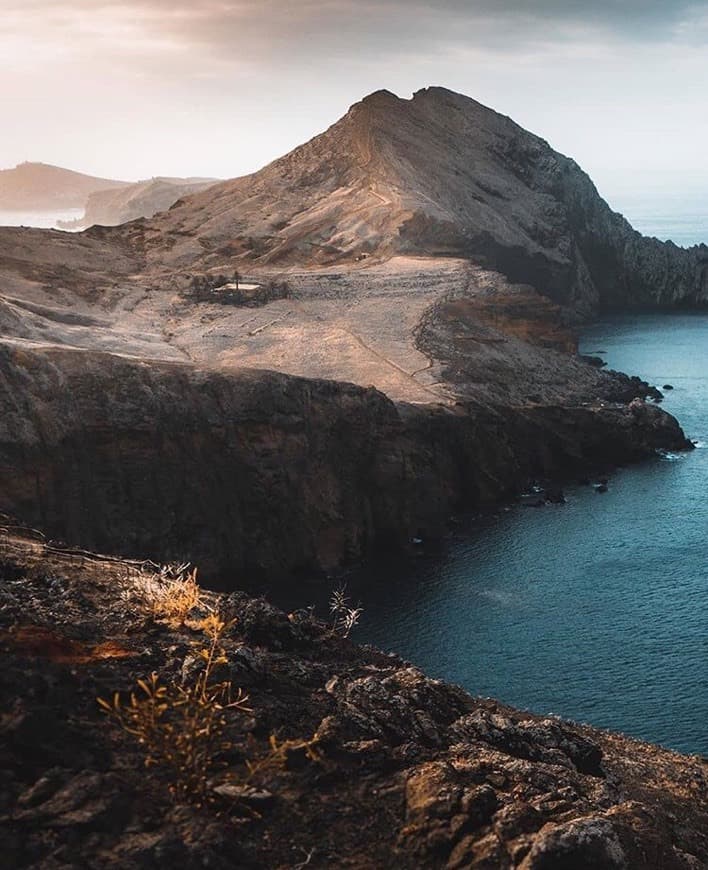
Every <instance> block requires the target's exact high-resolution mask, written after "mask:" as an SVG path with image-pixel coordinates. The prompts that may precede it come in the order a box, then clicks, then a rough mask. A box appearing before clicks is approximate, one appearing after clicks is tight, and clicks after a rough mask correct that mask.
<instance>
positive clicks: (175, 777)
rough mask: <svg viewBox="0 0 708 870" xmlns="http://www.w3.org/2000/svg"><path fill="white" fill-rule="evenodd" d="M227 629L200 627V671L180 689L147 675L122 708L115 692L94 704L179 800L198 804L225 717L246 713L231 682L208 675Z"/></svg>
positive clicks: (223, 745) (215, 623)
mask: <svg viewBox="0 0 708 870" xmlns="http://www.w3.org/2000/svg"><path fill="white" fill-rule="evenodd" d="M227 627H228V624H227V623H226V622H225V621H224V620H222V619H221V618H220V617H219V616H217V615H215V614H211V615H210V616H208V617H207V618H206V619H204V620H203V621H202V629H203V631H204V632H205V634H206V635H207V637H208V638H209V644H208V645H207V646H205V647H204V648H202V649H201V650H200V651H199V654H200V657H201V658H202V659H203V661H204V666H203V668H202V669H201V671H200V672H199V673H198V674H197V676H196V677H195V678H194V679H193V680H192V682H191V683H190V684H188V685H186V686H184V685H177V684H174V683H171V684H164V683H162V682H161V681H160V678H159V676H158V675H157V674H155V673H153V674H151V675H150V677H149V678H148V679H146V680H142V679H141V680H138V681H137V686H138V688H137V690H135V691H133V692H131V693H130V696H129V698H128V700H127V702H124V701H123V700H122V699H121V696H120V693H118V692H116V693H115V694H114V696H113V699H112V701H107V700H105V699H104V698H99V699H98V703H99V705H100V706H101V709H102V710H103V712H104V713H106V714H107V715H108V716H110V717H111V718H112V719H113V720H114V721H115V722H116V723H117V724H118V725H119V726H120V727H121V728H122V729H123V731H125V732H126V733H127V734H130V735H131V736H132V737H134V738H135V739H136V740H137V742H138V743H139V745H140V746H141V748H142V750H143V752H144V753H145V765H146V766H152V765H159V766H161V767H163V768H165V769H166V770H168V772H169V774H170V786H169V788H170V791H171V792H172V794H173V795H174V796H175V797H176V798H177V799H180V800H188V801H191V802H196V803H202V802H204V800H205V799H206V796H207V791H208V788H207V786H208V781H209V777H210V775H211V773H213V771H214V768H215V765H216V763H217V760H218V756H219V755H220V753H222V752H225V751H226V750H228V749H229V748H230V747H231V744H230V743H229V741H228V740H227V739H226V734H225V732H226V727H227V724H228V717H227V714H228V712H229V711H230V712H238V713H247V712H250V708H249V706H248V696H247V695H245V694H244V693H243V692H242V691H241V690H240V689H238V690H236V691H233V690H232V686H231V682H229V681H215V680H214V679H213V672H214V670H215V669H216V668H217V667H218V666H219V665H221V664H225V663H226V661H227V658H226V653H225V651H224V649H223V647H222V646H221V638H222V635H223V633H224V631H225V630H226V628H227Z"/></svg>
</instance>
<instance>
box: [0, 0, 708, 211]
mask: <svg viewBox="0 0 708 870" xmlns="http://www.w3.org/2000/svg"><path fill="white" fill-rule="evenodd" d="M707 47H708V0H699V2H683V0H674V2H672V0H663V2H658V0H508V2H507V0H427V2H423V0H378V2H375V0H317V2H315V0H0V71H1V73H2V74H1V75H0V106H1V107H2V115H1V117H2V135H1V136H0V168H7V167H10V166H14V165H15V164H17V163H19V162H21V161H23V160H40V161H43V162H46V163H54V164H57V165H62V166H67V167H70V168H73V169H78V170H81V171H84V172H88V173H91V174H96V175H102V176H106V177H111V178H121V179H138V178H148V177H151V176H154V175H183V176H186V175H200V176H214V177H222V178H226V177H234V176H237V175H243V174H245V173H247V172H251V171H254V170H255V169H258V168H260V167H261V166H263V165H264V164H265V163H267V162H269V161H270V160H271V159H273V158H275V157H277V156H279V155H281V154H283V153H285V152H286V151H288V150H290V149H291V148H293V147H295V146H296V145H298V144H300V143H302V142H304V141H306V140H307V139H309V138H311V137H312V136H314V135H315V134H317V133H318V132H320V131H322V130H323V129H325V128H326V127H327V126H329V125H330V124H332V123H333V122H334V121H336V120H337V119H338V118H339V117H341V116H342V115H343V114H344V113H345V112H346V110H347V108H348V107H349V106H350V105H351V104H352V103H354V102H356V101H357V100H359V99H361V98H362V97H363V96H364V95H366V94H367V93H370V92H371V91H374V90H378V89H379V88H388V89H389V90H391V91H393V92H394V93H396V94H398V95H399V96H401V97H406V98H408V97H410V96H411V94H412V93H413V92H414V91H416V90H418V89H419V88H422V87H426V86H428V85H442V86H445V87H448V88H451V89H453V90H456V91H459V92H461V93H465V94H467V95H469V96H472V97H474V98H475V99H477V100H479V101H480V102H482V103H485V104H486V105H488V106H491V107H492V108H495V109H496V110H497V111H500V112H502V113H503V114H506V115H510V116H511V117H513V118H514V120H516V121H517V122H518V123H520V124H521V125H522V126H524V127H526V128H527V129H530V130H532V131H533V132H535V133H537V134H539V135H541V136H543V138H545V139H547V140H548V141H549V142H550V143H551V145H553V147H554V148H556V149H557V150H559V151H562V152H563V153H565V154H568V155H570V156H572V157H574V158H575V159H576V160H577V161H578V163H580V165H581V166H582V167H583V168H584V169H586V171H588V172H589V173H590V174H591V176H592V177H593V179H594V180H595V182H596V183H597V185H598V187H599V188H600V191H601V193H604V194H605V195H606V196H607V197H608V198H609V199H610V201H611V202H612V201H613V198H614V201H615V202H616V201H617V200H620V204H621V203H622V202H627V201H629V200H631V199H632V197H642V196H644V197H646V196H651V195H656V196H660V197H672V196H685V195H694V196H696V197H697V198H701V199H702V197H703V193H706V192H708V148H707V147H706V145H707V144H708V111H706V94H708V63H706V48H707ZM701 191H702V193H701Z"/></svg>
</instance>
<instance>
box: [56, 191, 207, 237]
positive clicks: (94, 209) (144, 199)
mask: <svg viewBox="0 0 708 870" xmlns="http://www.w3.org/2000/svg"><path fill="white" fill-rule="evenodd" d="M216 181H217V179H214V178H150V179H147V180H146V181H138V182H137V183H136V184H129V185H122V186H121V187H113V188H110V189H109V190H99V191H96V192H95V193H92V194H91V195H90V196H89V198H88V201H87V202H86V211H85V213H84V215H83V217H81V218H78V219H77V220H75V221H59V223H58V225H59V226H60V227H62V228H63V229H72V230H75V229H84V228H86V227H91V226H94V225H95V224H100V225H101V226H117V225H118V224H123V223H126V222H127V221H132V220H136V219H137V218H142V217H152V216H153V215H155V214H157V213H158V212H161V211H166V210H167V209H168V208H170V207H171V206H172V205H174V204H175V203H176V202H177V200H178V199H181V198H182V197H183V196H188V195H189V194H192V193H198V192H200V191H202V190H205V189H206V188H207V187H211V186H212V185H213V184H215V183H216Z"/></svg>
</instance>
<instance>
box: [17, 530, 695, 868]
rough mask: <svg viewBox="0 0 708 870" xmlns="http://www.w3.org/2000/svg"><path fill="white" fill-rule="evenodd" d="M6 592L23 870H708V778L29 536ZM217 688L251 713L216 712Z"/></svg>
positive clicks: (278, 620)
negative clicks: (152, 701) (169, 869)
mask: <svg viewBox="0 0 708 870" xmlns="http://www.w3.org/2000/svg"><path fill="white" fill-rule="evenodd" d="M170 578H171V579H170ZM0 580H1V581H2V582H0V627H1V629H2V631H0V647H1V648H2V654H3V668H2V671H0V684H2V690H3V697H5V698H6V699H7V703H6V705H5V709H4V710H3V713H2V716H1V717H0V760H1V763H2V768H3V771H4V775H3V778H2V782H1V783H0V830H1V831H2V842H3V858H4V860H5V861H6V862H7V866H11V867H15V868H37V870H39V868H42V870H46V868H56V870H60V868H67V870H68V868H70V867H79V866H80V867H86V868H99V867H100V868H116V870H119V868H120V870H124V868H146V870H147V868H154V867H163V866H166V865H167V864H168V863H169V864H174V865H179V866H180V867H183V868H185V870H191V868H195V870H196V868H198V867H212V868H217V870H218V868H224V870H225V868H232V867H241V868H244V870H246V868H253V870H256V868H264V867H269V868H294V867H312V868H318V867H321V868H324V867H334V866H336V867H350V868H362V870H363V868H367V870H368V868H384V867H392V866H393V867H398V868H402V870H403V868H411V870H412V868H416V870H417V868H420V867H426V868H438V867H439V868H449V870H453V868H459V870H461V868H490V870H491V868H494V870H504V868H507V870H512V868H518V870H569V868H572V870H583V868H587V870H621V868H636V870H639V868H641V870H659V868H661V870H699V868H702V867H706V866H708V839H707V836H706V832H707V831H708V767H707V765H706V761H705V759H700V758H698V757H684V756H681V755H678V754H676V753H673V752H669V751H666V750H663V749H660V748H659V747H656V746H651V745H648V744H645V743H640V742H637V741H634V740H630V739H629V738H626V737H622V736H620V735H616V734H607V733H604V732H601V731H596V730H594V729H592V728H588V727H585V726H582V725H575V724H571V723H568V722H564V721H562V720H560V719H557V718H555V717H550V718H549V717H542V716H535V715H533V714H531V713H525V712H520V711H518V710H513V709H510V708H508V707H505V706H504V705H502V704H499V703H498V702H495V701H491V700H484V699H479V698H473V697H470V696H469V695H468V694H466V693H465V692H463V691H462V690H461V689H459V688H457V687H454V686H450V685H446V684H445V683H443V682H440V681H437V680H432V679H429V678H428V677H426V676H425V675H424V674H422V673H421V672H420V671H419V670H417V669H416V668H414V667H412V666H411V665H409V664H408V663H406V662H404V661H401V660H400V659H399V658H397V657H396V656H393V655H385V654H383V653H381V652H378V651H376V650H374V649H370V648H361V647H358V646H357V645H356V644H354V643H352V642H351V641H350V640H348V639H347V638H346V637H344V636H343V635H344V634H346V633H347V629H346V627H344V628H343V627H342V626H341V625H340V624H338V623H337V622H336V621H334V622H333V621H331V620H329V621H325V622H320V621H317V620H316V619H314V618H313V617H312V615H311V614H309V613H308V612H306V611H302V612H297V613H292V614H290V615H286V614H284V613H282V612H281V611H279V610H277V609H276V608H274V607H272V606H271V605H269V604H268V603H267V602H266V601H264V600H263V599H254V598H249V597H248V596H247V595H245V594H244V593H241V592H236V593H233V594H231V595H229V596H225V595H224V596H216V595H214V594H207V593H203V592H202V593H200V594H199V595H198V596H197V597H196V598H195V599H194V600H192V599H190V600H189V601H188V602H187V604H186V605H185V606H183V607H182V608H181V609H180V606H179V594H178V587H179V580H176V579H175V575H174V574H172V575H170V574H166V573H165V572H164V571H163V572H162V573H160V571H159V566H157V565H154V564H152V563H148V562H145V563H135V562H124V561H121V560H118V559H110V558H108V557H100V556H93V555H92V554H90V553H86V552H77V551H66V550H62V549H61V548H59V547H56V546H54V545H50V544H48V543H47V542H46V541H45V540H44V539H43V538H42V536H41V535H39V534H38V533H29V532H26V531H23V530H21V529H19V528H17V527H16V526H12V525H11V524H10V522H9V521H8V520H7V519H5V520H4V521H3V522H2V528H0ZM214 614H218V619H216V621H215V619H214ZM363 618H365V614H364V617H363ZM219 620H221V621H219ZM209 638H211V640H210V639H209ZM212 648H216V650H217V652H218V661H216V662H215V663H214V662H212V660H210V659H209V656H208V651H209V649H212ZM202 651H206V653H207V656H206V658H205V657H204V654H203V652H202ZM200 662H201V664H200ZM210 662H211V663H210ZM207 668H208V670H205V669H207ZM205 673H206V675H207V677H209V678H210V680H212V681H213V683H212V682H207V680H206V678H204V674H205ZM151 675H153V676H151ZM200 675H202V682H199V680H200ZM138 681H143V686H141V685H140V683H139V682H138ZM217 681H218V682H217ZM153 685H154V686H156V687H157V688H158V690H159V691H162V694H160V695H159V696H158V697H159V699H160V700H159V701H158V702H157V703H158V705H162V704H164V708H163V707H162V706H158V707H149V708H148V707H145V706H144V707H142V708H141V707H140V706H139V704H140V700H141V699H143V700H144V699H146V698H148V697H149V691H150V686H153ZM217 685H218V686H221V687H222V688H223V687H224V686H227V685H228V687H229V692H230V697H231V699H232V701H231V706H230V707H229V706H224V704H225V703H226V702H225V701H224V700H223V695H219V696H218V697H219V698H220V699H221V701H219V702H218V703H217V706H216V707H214V703H216V702H214V701H206V702H204V701H202V702H200V703H199V704H198V705H196V706H195V704H194V698H195V691H196V695H197V697H201V695H200V693H201V692H202V690H204V697H206V698H212V697H215V696H212V695H211V694H210V691H211V689H212V688H213V687H214V686H217ZM205 686H206V689H205ZM200 687H201V688H200ZM163 690H164V691H163ZM131 691H132V692H133V693H134V698H135V699H136V700H135V702H131V700H130V692H131ZM224 691H225V689H224ZM116 693H117V695H116ZM245 696H247V697H245ZM116 697H117V698H118V701H116ZM97 698H100V699H102V701H103V704H102V705H100V704H99V703H97V700H96V699H97ZM190 698H191V699H192V700H191V701H190V700H189V699H190ZM116 704H118V705H119V706H118V707H116ZM131 704H133V706H132V707H131ZM185 704H186V705H188V706H187V708H186V709H187V710H188V711H191V712H189V716H186V715H185V714H184V713H183V709H184V705H185ZM180 705H182V706H180ZM190 705H191V706H190ZM116 709H117V710H118V711H119V712H118V714H116V712H115V711H116ZM126 709H133V710H138V711H140V710H142V711H143V712H145V713H148V711H149V717H148V719H141V718H139V717H138V718H136V717H135V716H133V717H132V718H131V716H127V718H126V714H124V713H121V712H120V711H121V710H126ZM111 711H113V712H111ZM212 716H214V717H216V718H208V717H212ZM121 717H122V718H121ZM155 717H156V718H155ZM207 720H208V721H210V722H211V723H212V724H211V725H210V727H211V728H212V729H214V731H215V733H217V734H218V741H216V742H214V741H211V742H209V741H205V740H204V739H201V738H199V734H200V733H201V732H199V730H198V729H199V727H201V725H202V724H203V723H204V722H205V721H207ZM156 721H157V722H158V723H161V724H160V725H159V727H158V726H156V725H155V724H154V723H155V722H156ZM121 722H122V724H121ZM141 723H142V724H141ZM150 723H153V724H152V725H151V724H150ZM170 723H173V724H175V723H181V725H180V729H181V730H180V731H179V732H174V731H170V730H169V727H167V728H166V727H163V726H165V725H167V726H169V724H170ZM190 723H192V724H190ZM126 729H127V730H126ZM131 729H132V730H131ZM136 734H137V735H138V736H139V735H141V734H142V735H143V737H144V738H145V740H147V743H146V742H145V740H144V741H143V742H142V743H141V742H140V740H139V739H138V738H136ZM194 759H196V762H195V760H194ZM146 760H149V761H150V763H149V765H148V766H145V762H146Z"/></svg>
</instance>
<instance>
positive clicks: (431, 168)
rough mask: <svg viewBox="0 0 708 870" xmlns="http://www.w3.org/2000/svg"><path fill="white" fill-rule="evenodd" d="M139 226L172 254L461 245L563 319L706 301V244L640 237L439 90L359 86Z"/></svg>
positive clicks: (335, 253)
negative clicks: (306, 136)
mask: <svg viewBox="0 0 708 870" xmlns="http://www.w3.org/2000/svg"><path fill="white" fill-rule="evenodd" d="M144 232H145V239H146V244H147V250H148V252H149V256H150V258H151V259H152V260H153V262H158V261H159V262H163V263H164V262H165V260H166V261H167V262H172V263H174V264H185V263H187V262H195V261H199V262H202V263H203V264H205V265H209V264H216V263H223V262H224V261H225V260H228V259H234V260H236V259H245V260H248V261H249V262H251V263H260V264H269V263H270V264H272V263H279V264H287V263H302V262H304V261H306V262H310V263H334V262H337V263H342V262H346V261H351V260H356V259H357V258H361V257H366V256H374V257H388V256H391V255H392V254H396V253H414V254H425V255H436V256H437V255H442V256H449V255H455V256H461V257H465V258H468V259H470V260H472V261H474V262H476V263H479V264H481V265H483V266H485V267H487V268H490V269H495V270H497V271H499V272H501V273H503V274H504V275H505V276H506V277H507V278H509V279H510V280H511V281H512V282H517V283H518V282H523V283H526V284H531V285H533V286H534V287H535V288H536V289H537V290H539V291H540V292H541V293H543V294H545V295H547V296H550V297H551V298H552V299H554V300H555V301H556V302H558V303H560V304H562V305H564V306H565V307H566V308H568V310H569V311H571V312H573V314H574V315H575V316H587V315H589V314H591V313H592V312H593V311H594V310H596V309H597V307H598V305H603V306H607V307H619V306H628V305H644V306H654V305H671V304H674V303H676V302H683V303H686V304H702V303H704V302H705V301H706V299H708V278H707V277H706V275H707V273H706V265H708V249H707V248H705V247H704V246H699V247H696V248H692V249H690V250H684V249H681V248H678V247H676V246H675V245H673V244H671V243H666V244H664V243H661V242H659V241H657V240H655V239H648V238H644V237H642V236H641V235H640V234H639V233H637V232H635V231H634V230H633V229H632V228H631V226H630V225H629V224H628V223H627V221H626V220H625V219H624V218H623V217H622V216H621V215H619V214H616V213H615V212H613V211H612V210H611V209H610V208H609V206H608V205H607V204H606V203H605V202H604V200H603V199H602V198H601V197H600V195H599V194H598V192H597V190H596V189H595V187H594V185H593V183H592V182H591V180H590V179H589V178H588V176H587V175H586V174H585V173H584V172H583V171H582V170H581V169H580V168H579V167H578V166H577V164H576V163H575V162H574V161H573V160H570V159H569V158H567V157H564V156H563V155H561V154H559V153H557V152H556V151H554V150H553V149H552V148H551V147H550V146H549V145H548V143H547V142H545V141H544V140H543V139H540V138H539V137H538V136H535V135H533V134H531V133H529V132H527V131H526V130H524V129H522V128H521V127H519V126H518V125H517V124H515V123H514V122H513V121H512V120H510V119H509V118H506V117H504V116H502V115H499V114H497V113H496V112H494V111H492V110H491V109H488V108H486V107H485V106H482V105H481V104H479V103H477V102H476V101H475V100H472V99H470V98H468V97H464V96H461V95H459V94H455V93H453V92H451V91H448V90H445V89H444V88H426V89H424V90H422V91H419V92H418V93H416V94H415V95H414V96H413V98H412V99H411V100H402V99H399V98H398V97H396V96H395V95H393V94H391V93H389V92H388V91H379V92H376V93H374V94H371V95H370V96H369V97H366V98H365V99H364V100H362V101H361V102H360V103H357V104H356V105H354V106H353V107H352V108H351V109H350V111H349V112H348V113H347V115H345V116H344V118H342V120H341V121H339V122H338V123H337V124H335V125H334V126H333V127H331V128H330V129H329V130H327V131H326V132H325V133H323V134H322V135H320V136H318V137H316V138H314V139H313V140H312V141H310V142H308V143H307V144H305V145H303V146H301V147H300V148H297V149H295V151H293V152H291V153H290V154H288V155H286V156H285V157H283V158H281V159H280V160H276V161H275V162H274V163H272V164H271V165H270V166H267V167H266V168H265V169H263V170H261V171H260V172H257V173H255V174H254V175H251V176H247V177H245V178H241V179H236V180H234V181H229V182H225V183H224V184H222V185H220V186H217V187H215V188H214V189H212V190H210V191H209V193H207V194H204V195H200V196H196V197H193V198H191V199H189V200H188V201H186V202H184V203H182V204H180V205H179V206H178V207H177V208H175V209H173V210H172V211H171V212H170V213H169V214H168V215H165V216H163V217H161V218H159V219H158V220H156V221H154V222H152V223H150V224H149V225H147V226H146V227H145V230H144Z"/></svg>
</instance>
